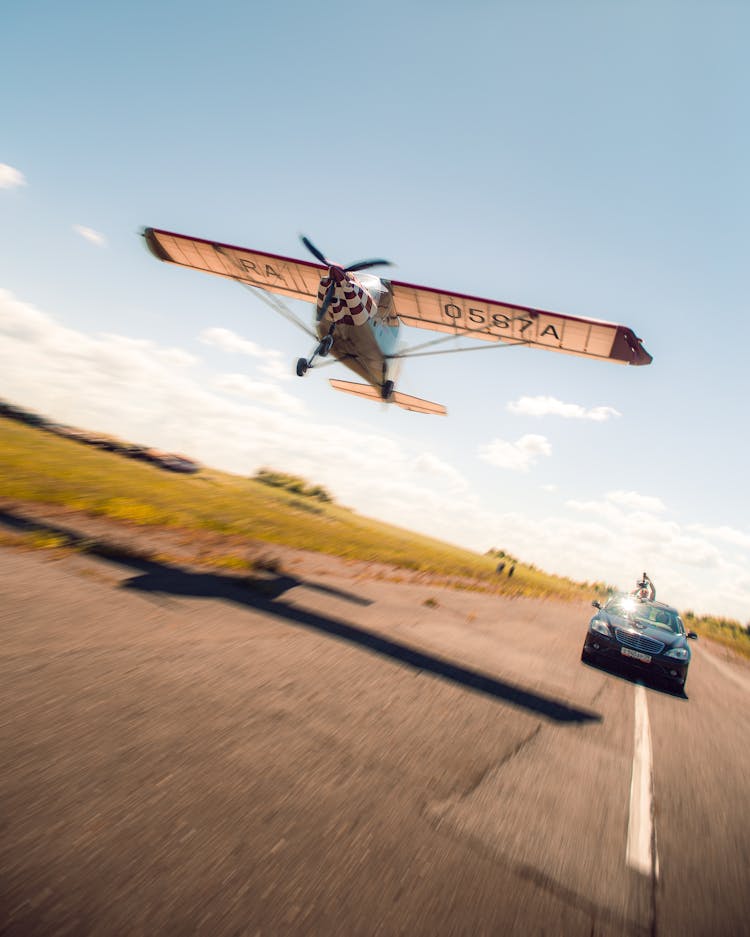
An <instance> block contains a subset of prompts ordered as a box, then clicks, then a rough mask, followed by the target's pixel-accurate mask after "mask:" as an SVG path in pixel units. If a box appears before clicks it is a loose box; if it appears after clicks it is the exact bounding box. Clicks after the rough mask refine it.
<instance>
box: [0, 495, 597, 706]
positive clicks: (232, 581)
mask: <svg viewBox="0 0 750 937" xmlns="http://www.w3.org/2000/svg"><path fill="white" fill-rule="evenodd" d="M0 523H4V524H6V525H7V526H10V527H15V528H17V529H22V530H26V531H32V530H33V531H45V532H49V533H55V534H60V535H64V536H65V537H67V538H68V539H69V542H70V543H71V544H73V545H76V544H79V545H82V546H85V549H86V552H87V553H89V554H93V555H94V556H97V557H99V558H101V559H105V560H107V561H108V562H112V563H116V564H118V565H120V566H126V567H128V568H130V569H135V570H138V571H139V573H140V574H139V575H137V576H133V577H132V578H131V579H127V580H126V581H125V582H124V583H123V584H122V588H125V589H132V590H136V591H140V592H151V593H159V594H162V595H173V596H183V597H195V598H211V599H218V600H221V601H227V602H232V603H233V604H235V605H239V606H242V607H245V608H248V609H253V610H255V611H258V612H263V613H264V614H267V615H271V616H273V617H275V618H278V619H281V620H283V621H285V622H288V623H289V624H292V625H296V626H299V627H303V628H307V629H312V630H315V631H318V632H320V633H322V634H326V635H330V636H331V637H334V638H338V639H339V640H343V641H347V642H349V643H350V644H356V645H358V646H359V647H362V648H365V649H367V650H368V651H370V652H372V653H375V654H379V655H381V656H382V657H386V658H389V659H391V660H395V661H398V662H399V663H401V664H405V665H406V666H408V667H412V668H414V669H416V670H421V671H424V672H426V673H431V674H433V675H435V676H437V677H440V678H442V679H443V680H448V681H450V682H451V683H454V684H458V685H459V686H463V687H466V688H467V689H470V690H473V691H474V692H477V693H482V694H484V695H486V696H490V697H492V698H493V699H496V700H499V701H500V702H503V703H507V704H510V705H512V706H516V707H518V708H519V709H525V710H526V711H528V712H531V713H536V714H537V715H539V716H541V717H543V718H545V719H549V720H551V721H553V722H561V723H579V724H580V723H588V722H599V721H601V715H600V714H599V713H595V712H591V711H589V710H585V709H579V708H578V707H575V706H571V705H569V704H567V703H565V702H563V701H562V700H558V699H555V698H553V697H550V696H544V695H542V694H540V693H535V692H533V691H532V690H528V689H525V688H523V687H521V686H517V685H516V684H513V683H510V682H509V681H506V680H501V679H499V678H498V677H493V676H490V675H489V674H485V673H482V672H481V671H478V670H474V669H472V668H469V667H464V666H461V665H460V664H455V663H452V662H451V661H449V660H446V659H444V658H441V657H438V656H437V655H435V654H431V653H428V652H426V651H420V650H418V649H417V648H414V647H410V646H409V645H407V644H403V643H401V642H399V641H394V640H393V639H391V638H386V637H384V636H383V635H380V634H378V633H377V632H374V631H371V630H369V629H367V628H363V627H361V626H359V625H353V624H351V623H349V622H345V621H342V620H340V619H337V618H331V617H329V616H325V615H321V614H319V613H317V612H314V611H309V610H307V609H304V608H300V607H297V606H294V605H290V604H288V603H286V602H283V601H280V596H282V595H283V594H284V593H286V592H287V591H289V589H293V588H295V587H297V586H304V587H305V588H310V587H312V588H315V584H314V583H310V582H307V581H305V580H303V579H298V578H296V577H294V576H288V575H275V576H263V577H259V578H253V577H238V576H232V575H226V574H222V573H203V572H193V571H191V570H185V569H182V568H181V567H179V566H173V565H169V564H167V563H159V562H155V561H154V560H148V559H144V558H141V557H137V556H130V555H127V553H122V554H119V555H118V554H117V552H116V551H115V550H114V549H113V548H112V547H111V546H108V545H106V544H101V543H96V542H92V541H90V540H87V539H86V538H84V537H81V536H80V535H79V534H77V533H75V531H71V530H67V529H65V528H62V527H57V526H54V525H50V524H40V523H37V522H35V521H30V520H28V519H27V518H24V517H22V516H19V515H17V514H13V513H12V512H9V511H7V510H2V509H0ZM320 588H321V591H324V592H326V591H327V592H330V593H332V594H337V590H332V589H329V587H320ZM344 595H345V596H346V595H348V596H350V597H351V594H350V593H344ZM355 598H356V597H355ZM368 602H369V600H361V603H360V604H368Z"/></svg>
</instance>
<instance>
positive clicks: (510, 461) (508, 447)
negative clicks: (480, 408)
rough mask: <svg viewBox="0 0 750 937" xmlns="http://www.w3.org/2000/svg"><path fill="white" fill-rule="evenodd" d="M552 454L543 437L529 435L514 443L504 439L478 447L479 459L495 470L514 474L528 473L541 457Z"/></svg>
mask: <svg viewBox="0 0 750 937" xmlns="http://www.w3.org/2000/svg"><path fill="white" fill-rule="evenodd" d="M551 453H552V446H551V445H550V444H549V442H548V440H547V439H546V437H544V436H536V435H534V434H533V433H529V434H527V435H526V436H521V438H520V439H517V440H516V441H515V442H508V441H507V440H505V439H493V440H492V442H490V443H487V444H486V445H484V446H480V447H479V458H480V459H483V460H484V461H485V462H489V463H490V465H495V466H497V468H503V469H510V470H511V471H514V472H528V470H529V468H530V467H531V466H532V465H534V464H535V463H536V462H537V461H538V459H539V458H540V457H541V456H548V455H550V454H551Z"/></svg>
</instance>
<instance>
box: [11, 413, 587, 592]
mask: <svg viewBox="0 0 750 937" xmlns="http://www.w3.org/2000/svg"><path fill="white" fill-rule="evenodd" d="M0 496H2V497H6V498H11V499H16V500H20V501H28V502H34V503H40V504H51V505H59V506H63V507H66V508H69V509H71V510H75V511H80V512H83V513H85V514H90V515H104V516H106V517H109V518H113V519H115V520H119V521H122V522H124V523H127V524H136V525H142V526H146V527H159V528H175V529H179V530H182V531H191V530H193V531H201V530H203V531H211V532H214V533H219V534H225V535H228V536H231V537H232V538H236V537H244V538H247V539H248V540H252V541H258V540H260V541H264V542H266V543H268V544H279V545H284V546H291V547H296V548H299V549H304V550H312V551H316V552H319V553H327V554H332V555H334V556H340V557H343V558H345V559H353V560H362V561H365V562H376V563H384V564H389V565H392V566H396V567H400V568H402V569H407V570H411V571H415V572H421V573H426V574H431V575H433V576H436V577H439V578H441V579H444V580H446V581H449V582H451V583H452V584H453V585H455V586H458V587H463V588H467V587H469V588H470V587H474V588H491V589H493V590H497V591H498V592H503V593H505V594H515V595H528V596H542V597H554V598H561V599H566V600H576V599H586V598H590V597H592V596H593V595H594V594H599V593H597V592H595V590H594V588H593V587H591V586H588V585H585V584H581V583H575V582H572V581H570V580H568V579H565V578H561V577H558V576H553V575H548V574H547V573H544V572H542V571H540V570H537V569H534V568H531V567H529V566H526V565H524V564H523V563H518V564H517V565H516V569H515V573H514V576H513V578H512V579H508V578H507V569H506V575H504V576H498V575H497V573H496V572H495V569H496V566H497V559H496V558H495V557H491V556H482V555H480V554H478V553H473V552H471V551H470V550H465V549H462V548H460V547H455V546H452V545H450V544H446V543H442V542H441V541H439V540H434V539H431V538H429V537H425V536H421V535H419V534H415V533H412V532H410V531H407V530H402V529H400V528H398V527H394V526H391V525H389V524H383V523H381V522H379V521H376V520H372V519H371V518H367V517H363V516H362V515H359V514H357V513H355V512H354V511H351V510H348V509H347V508H344V507H341V506H339V505H336V504H335V503H333V502H324V501H321V500H319V499H317V498H314V497H312V498H311V497H305V496H301V495H299V494H296V493H294V492H291V491H288V490H285V489H283V488H278V487H271V486H269V485H268V484H262V483H261V482H259V481H256V480H254V479H250V478H242V477H240V476H236V475H229V474H226V473H223V472H219V471H214V470H209V469H207V470H204V471H202V472H201V473H200V474H199V475H192V476H185V475H178V474H172V473H169V472H164V471H162V470H160V469H158V468H156V467H155V466H153V465H150V464H147V463H143V462H138V461H133V460H130V459H126V458H123V457H122V456H121V455H118V454H115V453H110V452H104V451H101V450H99V449H94V448H90V447H87V446H84V445H81V444H80V443H77V442H73V441H71V440H69V439H63V438H60V437H58V436H54V435H52V434H50V433H47V432H44V431H43V430H40V429H35V428H32V427H29V426H26V425H25V424H23V423H17V422H14V421H12V420H7V419H4V418H0ZM495 536H496V539H497V540H498V541H501V540H502V531H499V532H495ZM37 539H38V538H37ZM227 559H228V562H227V564H226V565H232V563H231V562H230V561H229V560H230V558H229V557H228V558H227Z"/></svg>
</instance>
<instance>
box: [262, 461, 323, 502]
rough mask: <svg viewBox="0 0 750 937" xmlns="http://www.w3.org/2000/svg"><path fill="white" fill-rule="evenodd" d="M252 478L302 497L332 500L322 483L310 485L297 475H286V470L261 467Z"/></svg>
mask: <svg viewBox="0 0 750 937" xmlns="http://www.w3.org/2000/svg"><path fill="white" fill-rule="evenodd" d="M254 479H255V481H257V482H262V483H263V484H264V485H271V487H273V488H284V489H285V490H286V491H291V492H292V494H295V495H301V496H302V497H303V498H314V499H315V500H316V501H324V502H333V498H332V497H331V495H330V494H329V492H328V491H327V490H326V489H325V488H324V487H323V486H322V485H310V484H309V483H308V482H306V481H305V479H304V478H300V477H299V476H297V475H288V474H287V473H286V472H274V471H273V470H272V469H267V468H261V469H258V471H257V472H256V473H255V475H254Z"/></svg>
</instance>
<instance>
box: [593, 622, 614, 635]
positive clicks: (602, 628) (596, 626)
mask: <svg viewBox="0 0 750 937" xmlns="http://www.w3.org/2000/svg"><path fill="white" fill-rule="evenodd" d="M589 628H591V630H592V631H598V632H599V633H600V634H606V635H607V637H608V638H611V637H612V632H611V631H610V630H609V626H608V625H606V624H605V623H604V622H603V621H602V620H601V618H592V619H591V621H590V622H589Z"/></svg>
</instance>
